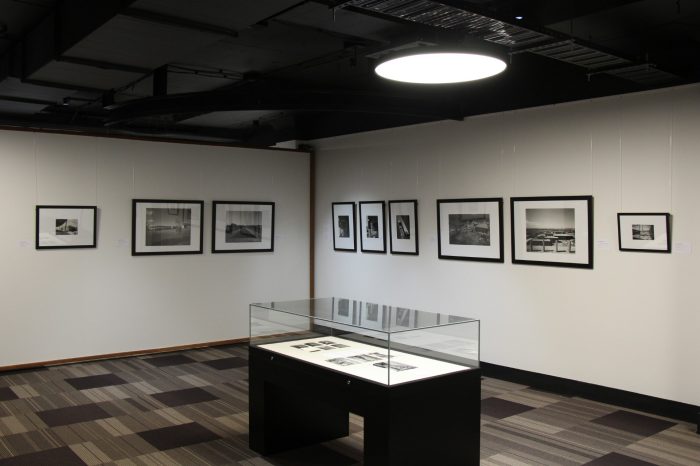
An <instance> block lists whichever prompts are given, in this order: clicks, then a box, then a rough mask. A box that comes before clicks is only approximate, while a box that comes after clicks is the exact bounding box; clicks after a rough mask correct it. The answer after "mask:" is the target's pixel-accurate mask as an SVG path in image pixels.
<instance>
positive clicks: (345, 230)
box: [332, 202, 357, 251]
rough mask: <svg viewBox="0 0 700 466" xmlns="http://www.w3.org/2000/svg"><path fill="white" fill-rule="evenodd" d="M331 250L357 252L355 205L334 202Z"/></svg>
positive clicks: (352, 203)
mask: <svg viewBox="0 0 700 466" xmlns="http://www.w3.org/2000/svg"><path fill="white" fill-rule="evenodd" d="M332 211H333V249H335V250H336V251H357V237H356V236H355V203H354V202H334V203H333V206H332Z"/></svg>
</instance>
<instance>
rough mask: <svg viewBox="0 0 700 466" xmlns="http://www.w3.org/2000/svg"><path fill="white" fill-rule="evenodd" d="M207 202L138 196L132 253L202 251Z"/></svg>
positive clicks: (132, 234)
mask: <svg viewBox="0 0 700 466" xmlns="http://www.w3.org/2000/svg"><path fill="white" fill-rule="evenodd" d="M203 215H204V202H203V201H175V200H173V201H170V200H160V199H134V200H133V204H132V222H131V223H132V225H131V255H133V256H145V255H153V254H201V253H202V222H203Z"/></svg>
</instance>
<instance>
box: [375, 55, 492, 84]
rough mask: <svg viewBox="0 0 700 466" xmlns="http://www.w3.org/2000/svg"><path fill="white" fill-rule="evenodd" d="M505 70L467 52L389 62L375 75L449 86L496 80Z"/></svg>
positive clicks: (391, 60) (396, 79)
mask: <svg viewBox="0 0 700 466" xmlns="http://www.w3.org/2000/svg"><path fill="white" fill-rule="evenodd" d="M505 69H506V63H505V62H504V61H503V60H501V59H499V58H496V57H493V56H489V55H483V54H479V53H466V52H428V53H426V52H421V53H416V54H413V55H405V56H402V57H398V58H393V59H389V60H386V61H384V62H382V63H380V64H379V65H377V67H376V68H375V72H376V73H377V74H378V75H379V76H381V77H383V78H386V79H391V80H394V81H402V82H408V83H416V84H449V83H461V82H468V81H476V80H478V79H484V78H488V77H491V76H495V75H497V74H499V73H501V72H502V71H503V70H505Z"/></svg>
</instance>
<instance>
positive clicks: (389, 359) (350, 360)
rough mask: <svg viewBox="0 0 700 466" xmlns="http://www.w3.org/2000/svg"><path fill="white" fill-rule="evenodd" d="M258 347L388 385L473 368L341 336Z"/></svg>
mask: <svg viewBox="0 0 700 466" xmlns="http://www.w3.org/2000/svg"><path fill="white" fill-rule="evenodd" d="M258 347H259V348H263V349H266V350H268V351H273V352H275V353H279V354H282V355H284V356H289V357H293V358H296V359H300V360H302V361H304V362H308V363H311V364H315V365H318V366H322V367H327V368H329V369H334V370H337V371H341V372H345V373H347V374H348V375H353V376H356V377H361V378H363V379H367V380H371V381H372V382H377V383H381V384H385V385H395V384H399V383H405V382H412V381H415V380H420V379H423V378H426V377H435V376H438V375H444V374H450V373H452V372H457V371H464V370H469V369H470V368H469V367H466V366H462V365H459V364H452V363H449V362H444V361H439V360H436V359H432V358H428V357H424V356H418V355H415V354H409V353H406V352H403V351H396V350H393V349H392V350H391V352H390V351H389V349H388V348H383V347H381V346H375V345H369V344H366V343H360V342H357V341H353V340H348V339H346V338H340V337H328V336H322V337H316V338H307V339H303V340H292V341H285V342H278V343H269V344H266V345H259V346H258ZM387 371H389V373H388V374H387ZM387 375H388V377H387ZM387 379H388V380H387Z"/></svg>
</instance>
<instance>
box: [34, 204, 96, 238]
mask: <svg viewBox="0 0 700 466" xmlns="http://www.w3.org/2000/svg"><path fill="white" fill-rule="evenodd" d="M96 225H97V207H96V206H60V205H38V206H36V249H64V248H94V247H97V227H96Z"/></svg>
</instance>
